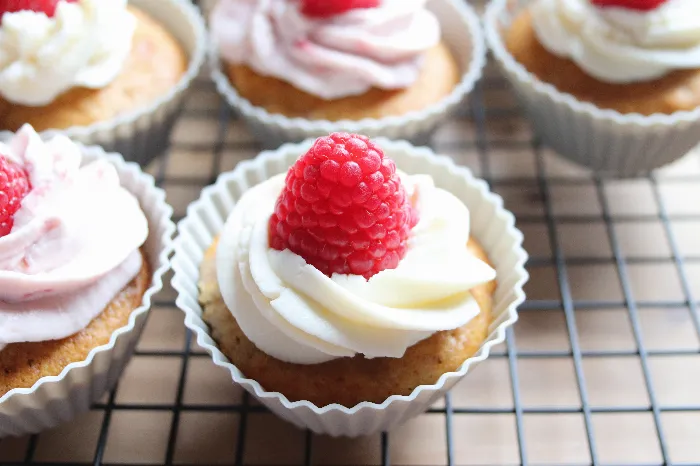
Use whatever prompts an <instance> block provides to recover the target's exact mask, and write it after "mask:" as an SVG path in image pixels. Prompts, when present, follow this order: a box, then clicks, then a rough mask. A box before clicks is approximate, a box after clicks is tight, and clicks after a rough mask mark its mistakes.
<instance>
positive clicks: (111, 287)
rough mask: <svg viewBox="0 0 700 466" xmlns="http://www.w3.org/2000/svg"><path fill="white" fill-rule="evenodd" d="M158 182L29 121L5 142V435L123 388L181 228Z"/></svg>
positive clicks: (0, 339)
mask: <svg viewBox="0 0 700 466" xmlns="http://www.w3.org/2000/svg"><path fill="white" fill-rule="evenodd" d="M171 213H172V209H171V208H170V207H169V206H168V205H167V204H165V194H164V192H163V191H162V190H160V189H158V188H156V187H155V186H154V182H153V178H152V177H151V176H149V175H145V174H143V173H142V172H141V171H140V170H139V168H138V166H137V165H136V164H133V163H125V162H124V160H123V159H122V158H121V157H119V156H117V155H115V154H106V153H105V152H104V151H103V150H102V149H100V148H98V147H83V146H80V145H78V144H75V143H74V142H72V141H71V140H69V139H68V138H66V137H65V136H63V135H58V136H56V137H54V138H52V139H51V140H48V141H46V142H45V141H43V140H42V139H41V137H40V136H39V135H38V134H37V133H36V132H35V131H34V130H33V129H32V128H31V127H30V126H29V125H25V126H24V127H22V129H21V130H20V131H19V132H18V133H16V134H15V135H14V136H13V137H12V138H11V139H10V141H9V142H8V143H0V436H5V435H20V434H26V433H31V432H37V431H39V430H42V429H45V428H49V427H53V426H55V425H56V424H58V423H59V422H61V421H64V420H66V419H68V418H71V417H73V416H74V415H75V414H76V413H78V412H80V411H84V410H87V409H88V408H89V406H90V403H91V402H92V401H95V400H97V399H98V398H99V397H100V396H101V395H102V394H103V393H104V392H105V391H106V390H108V389H109V388H110V387H111V386H112V385H113V384H114V382H115V381H116V379H117V377H118V376H119V373H120V372H121V369H122V367H123V366H124V364H125V363H126V361H127V360H128V357H129V356H130V354H131V352H132V350H133V348H134V346H135V344H136V341H137V339H138V336H139V335H140V333H141V330H142V328H143V325H144V323H145V320H146V311H147V310H148V308H149V306H150V302H151V297H152V296H153V294H154V293H156V292H157V291H159V290H160V289H161V287H162V275H163V273H164V272H165V271H166V270H167V268H168V254H169V252H170V242H171V236H172V233H173V231H174V225H173V224H172V222H171V220H170V216H171Z"/></svg>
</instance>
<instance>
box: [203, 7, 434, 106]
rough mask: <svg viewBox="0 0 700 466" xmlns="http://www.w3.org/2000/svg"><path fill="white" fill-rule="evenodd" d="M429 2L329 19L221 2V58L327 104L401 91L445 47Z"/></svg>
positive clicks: (217, 32)
mask: <svg viewBox="0 0 700 466" xmlns="http://www.w3.org/2000/svg"><path fill="white" fill-rule="evenodd" d="M425 3H426V0H382V1H381V2H380V5H379V6H378V7H376V8H367V9H356V10H351V11H349V12H347V13H344V14H340V15H336V16H332V17H329V18H310V17H307V16H305V15H303V14H302V12H301V9H300V3H299V2H298V1H290V0H220V1H219V3H218V4H217V6H216V7H215V9H214V11H213V12H212V16H211V27H212V33H213V36H214V39H215V40H216V42H217V45H218V47H219V50H220V53H221V55H222V57H223V58H224V59H225V60H226V61H228V62H230V63H234V64H246V65H248V66H250V67H251V68H252V69H253V70H255V71H256V72H257V73H260V74H262V75H266V76H273V77H276V78H278V79H281V80H284V81H287V82H289V83H291V84H293V85H294V86H295V87H297V88H299V89H301V90H303V91H306V92H308V93H310V94H313V95H316V96H318V97H321V98H324V99H329V100H330V99H336V98H342V97H347V96H351V95H358V94H363V93H365V92H367V91H368V90H370V89H371V88H373V87H376V88H381V89H401V88H405V87H408V86H410V85H411V84H412V83H413V82H415V80H416V79H417V78H418V75H419V73H420V68H421V62H422V58H423V55H424V52H425V51H426V50H428V49H430V48H432V47H434V46H435V45H437V44H438V42H439V41H440V25H439V23H438V20H437V18H436V17H435V16H434V15H433V14H432V13H431V12H430V11H428V10H427V9H426V8H425Z"/></svg>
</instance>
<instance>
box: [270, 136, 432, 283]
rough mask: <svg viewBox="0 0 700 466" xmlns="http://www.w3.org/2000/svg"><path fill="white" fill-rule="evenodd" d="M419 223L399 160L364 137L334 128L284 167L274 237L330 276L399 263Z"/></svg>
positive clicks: (366, 274) (370, 271)
mask: <svg viewBox="0 0 700 466" xmlns="http://www.w3.org/2000/svg"><path fill="white" fill-rule="evenodd" d="M416 223H418V214H417V212H416V210H415V209H414V208H413V206H412V205H411V200H410V199H409V198H408V196H407V195H406V190H405V188H404V186H403V185H402V184H401V180H400V178H399V175H398V174H397V173H396V165H395V164H394V161H393V160H391V159H389V158H388V157H385V156H384V152H382V150H381V149H380V148H379V147H377V146H376V145H375V144H374V143H373V142H372V141H370V140H369V139H368V138H367V137H365V136H360V135H356V134H347V133H333V134H331V135H330V136H327V137H322V138H319V139H317V140H316V141H315V142H314V144H313V146H312V147H311V149H309V151H308V152H307V153H306V154H304V155H302V156H301V157H300V158H299V159H298V160H297V161H296V163H295V164H294V165H293V166H292V167H291V168H290V170H289V172H288V173H287V177H286V180H285V187H284V188H283V190H282V193H281V194H280V196H279V198H278V199H277V204H276V205H275V211H274V213H273V214H272V215H271V216H270V223H269V241H270V246H271V247H272V248H274V249H277V250H280V251H282V250H284V249H289V250H291V251H292V252H294V253H296V254H298V255H300V256H301V257H303V258H304V259H305V260H306V262H307V263H309V264H311V265H313V266H314V267H316V268H317V269H318V270H320V271H321V272H323V273H324V274H326V275H328V276H331V275H332V274H334V273H339V274H354V275H363V276H364V277H365V278H367V279H369V278H370V277H371V276H372V275H374V274H376V273H379V272H381V271H382V270H385V269H393V268H396V267H397V266H398V265H399V261H400V260H401V259H402V258H403V257H404V255H405V254H406V247H407V244H406V243H407V240H408V238H409V236H410V234H411V228H413V227H414V226H415V225H416Z"/></svg>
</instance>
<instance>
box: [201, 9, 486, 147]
mask: <svg viewBox="0 0 700 466" xmlns="http://www.w3.org/2000/svg"><path fill="white" fill-rule="evenodd" d="M210 23H211V29H212V40H213V42H214V47H212V48H211V51H212V57H211V58H212V65H213V78H214V80H215V81H216V84H217V87H218V89H219V91H220V92H221V93H222V94H223V95H224V97H225V98H226V99H227V100H228V102H229V103H230V104H231V105H232V106H233V107H234V108H235V109H237V110H238V111H239V112H240V113H241V114H242V115H243V116H244V117H245V119H246V120H247V121H248V123H249V125H250V126H251V127H252V129H253V130H254V132H255V134H256V135H257V136H258V137H259V139H260V140H262V141H264V142H265V143H266V144H269V145H277V143H279V142H286V141H288V140H301V139H305V138H307V137H316V136H322V135H324V134H328V133H329V132H333V131H340V130H341V129H342V130H350V131H354V132H359V133H363V134H368V135H378V134H381V135H385V136H391V137H394V138H403V139H420V138H423V139H425V138H426V137H427V136H428V135H430V133H431V132H432V130H434V128H435V127H436V126H437V125H438V123H439V122H440V121H441V120H442V119H443V118H444V117H445V116H447V115H448V114H449V113H450V111H451V110H453V109H454V108H455V107H456V106H457V105H458V104H459V103H460V102H461V101H462V99H463V98H464V96H465V95H466V94H467V93H468V92H469V91H471V89H472V88H473V86H474V83H475V82H476V80H477V79H478V78H479V77H480V75H481V68H482V66H483V62H484V44H483V40H482V36H481V32H480V27H479V23H478V18H477V17H476V15H475V13H474V12H473V10H472V9H471V8H470V7H469V6H467V5H465V3H464V2H461V1H458V0H435V1H432V2H426V0H410V1H406V0H367V1H362V2H356V1H348V0H333V1H318V0H292V1H289V0H271V1H268V0H259V1H250V0H219V2H218V3H217V4H216V6H215V7H214V9H213V11H212V13H211V21H210Z"/></svg>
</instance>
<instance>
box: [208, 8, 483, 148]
mask: <svg viewBox="0 0 700 466" xmlns="http://www.w3.org/2000/svg"><path fill="white" fill-rule="evenodd" d="M428 8H429V9H430V10H431V11H432V12H433V13H435V15H436V16H437V17H438V18H439V20H440V25H441V27H442V37H443V40H445V41H446V42H447V44H448V45H449V46H450V49H451V50H452V53H453V54H455V56H457V58H458V59H459V64H460V66H461V69H462V73H463V74H462V79H461V81H460V83H459V84H458V85H457V86H456V87H455V89H454V90H453V91H452V93H451V94H450V95H449V96H447V97H445V98H444V99H442V100H441V101H439V102H437V103H435V104H433V105H431V106H429V107H427V108H426V109H424V110H422V111H414V112H410V113H407V114H406V115H402V116H395V117H387V118H381V119H364V120H358V121H351V120H341V121H328V120H307V119H304V118H288V117H286V116H284V115H280V114H271V113H269V112H268V111H267V110H265V109H264V108H262V107H256V106H254V105H253V104H251V103H250V101H248V100H247V99H245V98H243V97H241V96H240V95H239V94H238V93H237V92H236V89H235V88H234V87H233V86H232V85H231V82H230V81H229V78H228V77H227V76H226V74H225V73H224V72H223V71H222V68H221V60H220V58H219V53H218V50H217V47H216V44H215V43H214V41H212V44H211V46H210V47H209V55H210V57H209V61H210V64H211V70H212V79H213V80H214V82H215V83H216V88H217V89H218V91H219V93H221V95H222V96H223V97H224V98H225V99H226V101H227V102H228V103H229V104H230V105H231V107H233V108H234V109H235V110H236V111H237V112H238V113H239V114H240V115H241V116H242V117H243V118H244V120H245V121H246V123H247V124H248V127H249V128H250V129H251V131H252V132H253V134H254V136H255V137H256V138H257V139H258V140H259V141H261V142H262V143H263V144H264V145H265V147H267V148H276V147H279V145H280V144H283V143H285V142H298V141H302V140H304V139H307V138H311V137H319V136H324V135H327V134H329V133H332V132H336V131H347V132H350V133H358V134H364V135H367V136H369V137H377V136H383V137H387V138H390V139H406V140H409V141H412V142H414V143H421V144H422V143H426V142H427V141H428V139H429V138H430V136H431V135H432V133H433V132H434V131H435V129H436V128H437V126H438V125H439V124H440V123H441V122H442V121H444V120H445V119H446V118H447V117H448V116H449V115H450V114H451V113H453V112H454V111H455V110H457V108H458V107H459V106H460V104H461V103H462V102H463V101H464V99H465V97H466V96H467V95H468V94H469V93H470V92H471V91H472V89H473V88H474V85H475V84H476V82H477V81H478V80H479V78H481V72H482V69H483V67H484V64H485V61H486V44H485V42H484V38H483V34H482V32H481V24H480V22H479V18H478V16H477V15H476V13H475V12H474V10H473V8H472V7H471V6H469V5H468V4H467V3H466V2H464V1H463V0H429V2H428Z"/></svg>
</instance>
